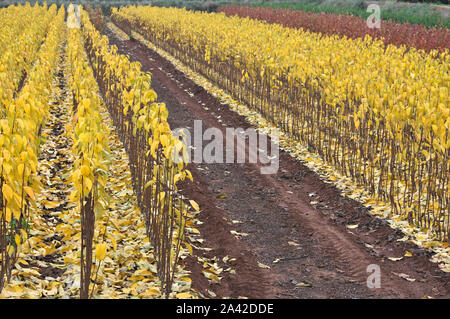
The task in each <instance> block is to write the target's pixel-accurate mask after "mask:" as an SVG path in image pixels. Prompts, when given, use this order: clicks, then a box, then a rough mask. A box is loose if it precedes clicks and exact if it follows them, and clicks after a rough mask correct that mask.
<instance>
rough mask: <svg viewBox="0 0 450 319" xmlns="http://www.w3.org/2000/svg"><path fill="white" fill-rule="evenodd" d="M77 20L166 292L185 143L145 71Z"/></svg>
mask: <svg viewBox="0 0 450 319" xmlns="http://www.w3.org/2000/svg"><path fill="white" fill-rule="evenodd" d="M81 21H82V33H83V36H84V40H85V45H86V48H87V50H88V54H89V56H90V58H91V62H92V65H93V68H94V70H95V72H96V74H97V80H98V82H99V83H100V85H101V87H102V89H103V91H104V94H105V96H106V101H107V104H108V107H109V110H110V113H111V115H112V117H113V118H114V120H115V124H116V126H117V128H118V130H119V132H120V133H121V135H122V138H123V140H124V144H125V146H126V148H127V152H128V154H129V157H130V162H131V163H130V164H131V165H130V168H131V171H132V173H133V177H134V181H135V186H136V187H137V191H136V194H137V197H138V202H139V203H140V207H141V211H142V213H143V214H144V218H145V220H146V226H147V235H148V236H149V237H150V239H151V241H152V243H153V246H154V247H155V252H154V253H155V258H156V260H157V265H158V273H159V277H160V280H161V290H162V291H164V292H165V294H166V295H167V296H168V295H169V294H170V290H171V285H172V284H171V283H172V280H173V271H174V270H175V269H176V265H177V262H178V257H179V253H180V247H181V246H182V245H186V243H185V240H184V239H185V238H184V231H185V226H186V216H187V205H186V204H185V203H184V201H183V200H182V199H181V198H180V196H179V194H178V190H177V186H176V184H177V183H178V182H179V181H182V180H185V179H190V180H191V181H192V175H191V173H190V172H189V171H188V170H187V169H186V165H187V162H188V155H187V150H186V145H185V144H184V143H183V142H182V141H181V140H180V139H179V138H178V137H177V136H175V135H174V134H173V132H172V131H171V129H170V126H169V123H168V121H167V120H168V115H169V114H168V110H167V108H166V106H165V104H164V103H157V102H156V98H157V96H156V93H155V92H154V91H153V90H152V89H151V75H150V73H145V72H142V70H141V65H140V64H139V63H136V62H130V61H129V60H128V58H127V57H126V56H124V55H120V54H118V53H117V47H115V46H112V47H110V46H109V45H108V38H107V37H106V36H103V37H102V36H101V35H100V33H99V32H98V31H97V30H96V29H95V27H94V26H93V25H92V23H91V22H90V20H89V16H88V14H87V12H85V11H82V18H81ZM197 208H198V207H197ZM169 243H172V244H171V245H170V244H169ZM186 247H188V246H187V245H186Z"/></svg>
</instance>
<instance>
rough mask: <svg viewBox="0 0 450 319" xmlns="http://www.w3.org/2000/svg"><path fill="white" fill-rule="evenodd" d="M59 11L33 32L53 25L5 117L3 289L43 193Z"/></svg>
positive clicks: (0, 159)
mask: <svg viewBox="0 0 450 319" xmlns="http://www.w3.org/2000/svg"><path fill="white" fill-rule="evenodd" d="M55 12H56V6H53V7H52V8H51V9H50V14H51V15H50V17H51V19H50V21H47V20H48V19H46V20H44V21H42V22H41V23H42V24H43V25H41V26H36V25H32V29H31V30H33V31H35V29H36V28H38V29H45V25H46V24H49V25H50V27H49V31H48V33H47V37H46V39H45V42H44V43H43V45H42V46H41V48H40V49H39V51H38V52H37V53H36V55H37V58H36V61H35V63H34V66H33V67H32V69H31V72H30V73H29V75H28V78H27V81H26V83H25V85H24V87H23V89H22V90H21V91H20V92H19V93H18V95H17V97H16V98H15V99H12V100H10V101H8V104H7V105H6V107H5V108H4V109H2V112H1V113H0V114H1V118H0V189H1V192H0V253H1V256H0V258H1V259H0V261H1V269H0V290H1V289H2V287H3V285H4V284H5V279H6V280H8V279H9V277H10V275H11V270H12V268H13V265H14V263H15V261H16V258H17V254H18V252H20V251H21V245H22V243H23V242H24V241H25V240H26V239H27V230H28V227H29V221H30V219H32V216H31V214H32V212H33V210H32V209H31V207H35V206H36V203H35V194H37V193H38V192H39V189H40V181H39V179H38V177H37V174H36V170H37V162H38V160H37V156H38V153H39V147H40V142H41V139H40V135H39V132H40V128H41V126H42V124H43V122H44V120H45V118H46V116H47V114H48V101H49V97H50V92H51V86H52V82H53V78H54V74H53V72H54V69H55V63H56V60H57V55H58V45H59V44H60V41H61V34H62V29H63V25H64V16H65V12H64V8H61V9H60V10H59V12H58V14H57V15H55ZM50 22H51V23H50ZM35 24H36V23H35ZM29 36H33V39H34V38H35V37H36V35H33V34H29ZM36 41H37V39H36Z"/></svg>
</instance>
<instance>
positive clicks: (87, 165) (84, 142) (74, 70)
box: [67, 6, 109, 214]
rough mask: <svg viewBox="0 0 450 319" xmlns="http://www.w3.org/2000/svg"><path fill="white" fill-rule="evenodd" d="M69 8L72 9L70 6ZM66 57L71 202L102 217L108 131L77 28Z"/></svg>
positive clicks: (107, 161)
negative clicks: (70, 105) (70, 99)
mask: <svg viewBox="0 0 450 319" xmlns="http://www.w3.org/2000/svg"><path fill="white" fill-rule="evenodd" d="M69 8H72V9H73V6H71V7H69ZM69 12H70V13H73V11H72V12H71V11H69ZM67 54H68V57H69V62H70V70H71V77H70V88H71V90H72V92H73V93H74V104H75V105H76V108H75V110H74V116H73V123H71V124H70V125H69V126H70V127H68V131H69V132H72V133H71V137H72V140H73V142H74V143H73V152H74V154H77V155H78V158H77V160H76V161H75V163H74V168H73V172H72V174H71V175H70V178H69V181H71V182H72V183H73V185H74V188H75V190H74V192H72V194H71V195H70V200H71V201H73V202H78V204H79V205H80V209H81V208H82V207H83V206H84V205H85V203H86V201H88V202H89V203H88V204H90V203H93V206H94V207H93V208H94V209H95V211H96V212H97V213H98V214H101V213H102V212H103V211H104V209H106V207H107V204H108V203H107V199H106V192H105V189H104V187H105V186H106V181H107V176H108V164H109V146H108V136H109V131H108V128H107V126H106V125H104V124H103V123H102V116H101V114H100V107H101V103H102V100H101V97H100V95H99V91H98V85H97V82H96V81H95V78H94V74H93V72H92V69H91V67H90V65H89V62H88V60H87V56H86V53H85V51H84V47H83V43H82V41H81V34H80V30H79V29H77V28H71V29H69V40H68V49H67Z"/></svg>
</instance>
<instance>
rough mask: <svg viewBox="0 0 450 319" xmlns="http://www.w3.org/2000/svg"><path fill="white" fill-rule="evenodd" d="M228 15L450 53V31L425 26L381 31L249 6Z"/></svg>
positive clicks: (331, 17)
mask: <svg viewBox="0 0 450 319" xmlns="http://www.w3.org/2000/svg"><path fill="white" fill-rule="evenodd" d="M218 11H219V12H224V13H225V14H226V15H238V16H240V17H243V18H245V17H248V18H251V19H258V20H261V21H266V22H268V23H278V24H281V25H284V26H286V27H290V28H303V29H304V30H308V31H311V32H318V33H319V32H320V33H323V34H327V35H328V34H338V35H341V36H346V37H349V38H353V39H354V38H363V37H365V36H366V35H370V36H372V37H375V38H379V39H383V41H384V43H385V44H386V45H388V44H393V45H396V46H401V45H405V46H406V47H407V48H410V47H415V48H417V49H423V50H425V51H427V52H428V51H430V50H433V49H436V50H439V51H444V50H445V49H450V31H449V30H448V29H446V28H436V27H432V28H427V27H425V26H423V25H417V24H409V23H395V22H392V21H390V20H389V21H381V27H380V28H379V29H377V28H369V27H368V26H367V23H366V20H364V19H362V18H361V17H357V16H351V15H339V14H330V13H320V14H317V13H312V12H304V11H297V10H289V9H273V8H264V7H248V6H225V7H221V8H219V9H218Z"/></svg>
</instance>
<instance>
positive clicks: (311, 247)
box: [105, 29, 450, 298]
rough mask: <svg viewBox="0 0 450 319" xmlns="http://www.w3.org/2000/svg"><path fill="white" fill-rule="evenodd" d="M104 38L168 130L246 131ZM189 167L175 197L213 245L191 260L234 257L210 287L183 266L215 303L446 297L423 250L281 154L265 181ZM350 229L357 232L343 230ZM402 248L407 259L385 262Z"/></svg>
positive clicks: (444, 279) (445, 285) (235, 171)
mask: <svg viewBox="0 0 450 319" xmlns="http://www.w3.org/2000/svg"><path fill="white" fill-rule="evenodd" d="M105 32H106V34H107V35H108V36H109V38H110V41H111V43H113V44H115V45H117V46H118V48H119V52H120V53H122V54H128V55H130V57H131V59H132V60H137V61H139V62H141V63H142V65H143V69H144V70H145V71H150V72H151V73H152V87H153V88H154V89H155V91H156V93H157V94H158V97H159V100H160V101H164V102H165V103H166V104H167V107H168V109H169V114H170V115H169V120H170V123H171V127H172V128H181V127H187V128H189V129H190V130H192V129H193V127H194V124H193V121H194V120H198V119H200V120H202V121H203V129H206V128H208V127H216V128H219V129H220V130H222V131H223V132H224V131H225V128H226V127H232V128H238V127H240V128H244V129H246V128H248V127H249V125H248V124H247V123H246V121H245V119H244V118H243V117H241V116H239V115H237V114H236V113H234V112H232V111H230V110H229V109H228V108H227V106H226V105H222V104H221V103H220V102H219V101H218V100H217V99H216V98H214V97H213V96H211V95H210V94H209V93H207V92H206V91H205V90H204V89H203V88H201V87H199V86H197V85H195V84H194V83H193V82H192V81H191V80H189V79H187V78H186V77H185V76H184V74H183V73H181V72H179V71H177V70H176V69H175V67H174V66H173V65H172V64H171V63H169V62H168V61H166V60H165V59H163V58H162V57H161V56H159V55H158V54H157V53H155V52H154V51H152V50H150V49H149V48H147V47H146V46H144V45H143V44H141V43H139V42H137V41H135V40H128V41H122V40H119V39H118V38H117V37H116V36H115V35H114V34H113V33H112V32H110V31H109V29H106V31H105ZM190 169H191V171H192V173H193V176H194V183H193V184H188V185H185V187H184V189H183V192H184V194H186V196H188V198H190V199H193V200H195V201H197V202H198V203H199V204H200V207H201V209H202V211H203V212H202V213H201V214H200V215H199V219H200V220H201V221H202V222H203V224H202V225H200V226H199V227H198V228H199V230H200V231H201V234H202V237H203V238H204V239H205V241H206V243H205V244H206V246H208V247H211V248H212V250H211V251H208V252H204V251H196V254H198V255H203V254H206V255H208V256H209V257H212V256H217V257H218V258H219V259H222V258H224V257H226V256H228V257H229V258H236V260H235V261H233V262H231V263H230V262H229V264H231V265H232V266H233V267H234V268H235V269H236V275H231V274H226V275H224V277H223V279H222V281H221V283H220V284H216V285H210V284H209V283H208V281H207V280H206V278H204V277H203V276H202V275H201V273H200V271H201V269H202V265H200V264H199V263H198V262H197V261H196V260H195V259H194V258H191V259H190V260H188V261H187V266H188V268H189V269H190V270H191V271H192V272H193V273H192V280H193V283H192V285H193V287H194V288H196V289H198V290H199V291H201V292H202V293H204V292H205V291H206V289H209V290H211V291H213V292H214V293H215V294H216V295H217V297H218V298H220V297H233V298H238V297H240V296H245V297H249V298H422V297H424V296H432V297H438V298H443V297H444V298H448V297H449V296H450V293H449V291H450V289H449V288H450V287H449V281H450V280H449V279H450V276H449V274H446V273H444V272H442V271H440V270H439V269H438V267H437V265H435V264H433V263H431V262H430V261H429V260H428V258H429V257H430V256H429V254H428V253H427V252H426V251H425V250H423V249H420V248H418V247H417V246H415V245H413V244H411V243H409V242H402V241H397V239H400V238H402V237H403V235H402V234H401V233H399V232H397V231H395V230H393V229H391V228H390V227H389V226H388V225H387V223H386V222H383V221H381V220H379V219H376V218H374V217H371V216H370V215H368V213H367V210H366V209H365V208H364V207H363V206H361V205H360V204H358V203H357V202H355V201H352V200H349V199H346V198H343V197H341V196H340V195H339V193H338V191H337V190H336V189H335V188H334V187H333V186H331V185H329V184H326V183H324V182H323V181H321V180H320V179H319V177H318V176H317V175H316V174H315V173H313V172H311V171H310V170H308V169H307V168H306V167H305V166H304V165H302V164H301V163H300V162H298V161H296V160H294V159H293V158H292V157H290V156H289V155H288V154H286V153H284V152H281V153H280V168H279V170H278V173H277V174H274V175H261V174H260V167H259V166H258V165H256V164H191V165H190ZM223 194H225V195H226V196H224V195H223ZM219 195H220V196H219ZM233 221H234V222H233ZM237 221H239V222H237ZM349 224H358V225H359V227H358V228H357V229H352V230H350V229H348V228H347V227H346V225H349ZM230 231H237V232H238V233H246V234H248V236H236V235H233V234H232V233H231V232H230ZM406 251H409V252H412V253H413V256H412V257H405V258H403V259H402V260H399V261H391V260H389V259H388V257H401V256H403V255H404V254H405V252H406ZM371 264H376V265H379V266H380V268H381V288H380V289H369V288H367V277H368V275H369V273H368V272H367V267H368V265H371ZM264 265H267V266H270V268H266V267H264ZM406 275H407V276H408V277H406ZM406 278H408V279H409V280H408V279H406Z"/></svg>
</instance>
